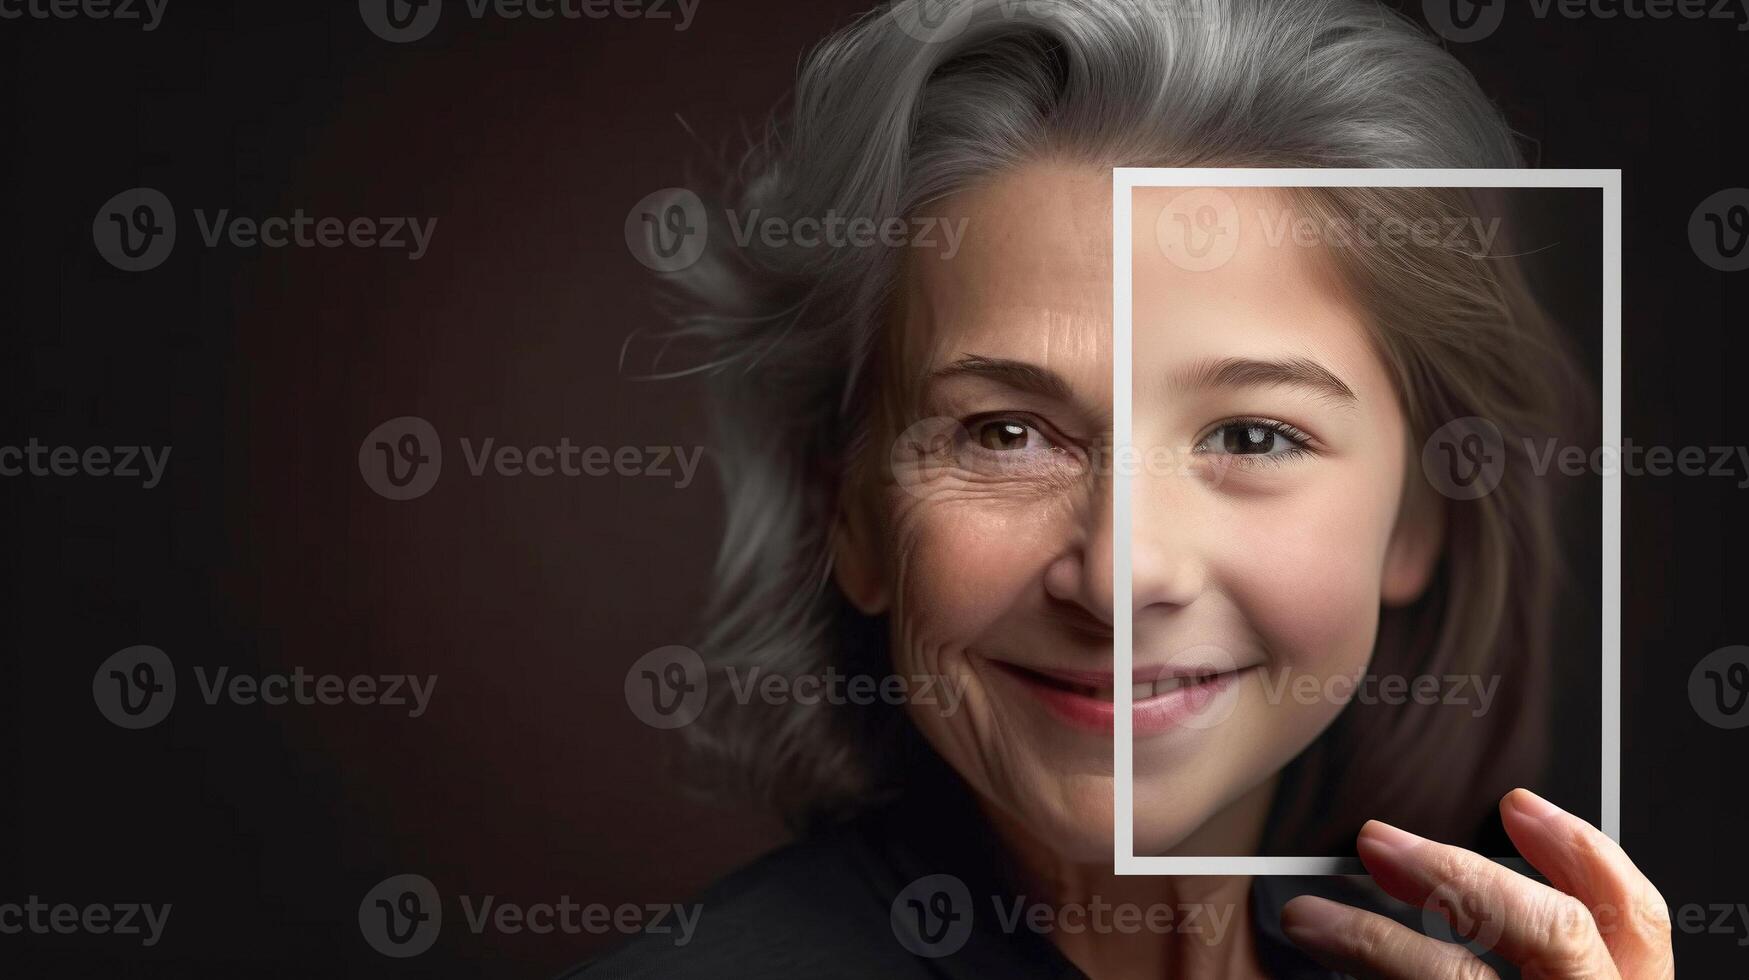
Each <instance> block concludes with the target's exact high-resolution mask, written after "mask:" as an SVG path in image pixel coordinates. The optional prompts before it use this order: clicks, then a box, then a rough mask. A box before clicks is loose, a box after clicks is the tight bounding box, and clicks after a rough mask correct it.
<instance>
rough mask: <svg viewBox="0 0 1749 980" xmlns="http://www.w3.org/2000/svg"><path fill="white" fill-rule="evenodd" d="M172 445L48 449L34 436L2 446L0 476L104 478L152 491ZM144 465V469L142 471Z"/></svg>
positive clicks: (159, 479)
mask: <svg viewBox="0 0 1749 980" xmlns="http://www.w3.org/2000/svg"><path fill="white" fill-rule="evenodd" d="M170 449H171V447H169V446H86V447H84V448H80V447H78V446H47V445H44V444H43V443H41V442H39V441H38V440H37V438H36V437H35V436H32V437H31V438H30V439H29V440H27V441H26V442H25V444H24V445H22V446H0V476H59V477H67V476H103V477H116V478H119V479H124V480H141V478H142V477H144V479H143V480H141V483H140V487H141V489H144V490H151V489H153V488H154V487H156V486H157V485H158V484H159V483H160V482H161V481H162V480H163V479H164V470H165V467H167V466H169V465H170ZM142 464H143V465H144V469H143V470H142V469H141V466H142Z"/></svg>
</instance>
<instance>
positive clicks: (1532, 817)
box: [1500, 789, 1675, 980]
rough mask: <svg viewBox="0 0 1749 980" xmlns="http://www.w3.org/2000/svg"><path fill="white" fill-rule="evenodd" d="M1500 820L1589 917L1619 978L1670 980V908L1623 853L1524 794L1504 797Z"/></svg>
mask: <svg viewBox="0 0 1749 980" xmlns="http://www.w3.org/2000/svg"><path fill="white" fill-rule="evenodd" d="M1500 820H1501V823H1503V824H1504V825H1505V826H1506V834H1507V836H1509V837H1511V838H1512V843H1513V845H1514V846H1516V847H1517V848H1518V853H1520V854H1522V855H1524V859H1525V860H1526V861H1529V862H1530V863H1531V865H1532V866H1533V867H1535V868H1536V869H1537V870H1538V871H1541V872H1542V873H1543V874H1544V875H1546V876H1547V877H1548V879H1549V883H1550V884H1552V885H1554V886H1555V887H1556V888H1559V889H1560V890H1561V891H1564V892H1566V893H1568V894H1569V895H1572V896H1574V897H1575V898H1577V899H1579V901H1581V902H1583V903H1585V905H1586V906H1587V907H1588V908H1590V909H1591V916H1592V919H1593V920H1595V921H1596V923H1597V931H1598V933H1599V934H1600V935H1602V937H1603V942H1604V945H1605V946H1607V947H1608V948H1609V952H1610V955H1611V956H1612V957H1614V959H1615V964H1616V968H1617V969H1618V970H1620V971H1621V974H1622V976H1626V977H1635V978H1638V977H1647V978H1650V980H1658V978H1662V977H1668V976H1672V975H1674V973H1675V957H1674V956H1673V954H1672V952H1671V946H1670V910H1669V907H1668V906H1667V905H1665V903H1664V896H1663V895H1660V894H1659V893H1658V889H1657V888H1655V887H1653V885H1652V883H1651V881H1649V880H1647V878H1646V876H1645V875H1643V874H1641V873H1640V869H1639V868H1637V867H1635V866H1634V862H1633V861H1632V860H1630V859H1629V858H1628V855H1627V852H1625V851H1623V850H1622V849H1621V845H1619V844H1617V843H1616V842H1615V841H1613V840H1610V839H1609V836H1608V835H1607V834H1605V833H1603V832H1602V831H1600V830H1598V829H1597V828H1596V827H1593V826H1591V824H1590V823H1588V822H1586V821H1585V820H1582V819H1580V818H1579V817H1576V816H1574V815H1573V814H1571V813H1568V812H1567V811H1565V810H1562V809H1561V808H1560V807H1557V806H1555V805H1554V804H1553V803H1550V802H1549V801H1548V800H1545V799H1543V798H1542V797H1540V796H1538V795H1536V794H1535V793H1532V792H1531V791H1530V790H1527V789H1515V790H1513V791H1512V792H1510V793H1508V794H1506V798H1505V799H1503V800H1501V801H1500Z"/></svg>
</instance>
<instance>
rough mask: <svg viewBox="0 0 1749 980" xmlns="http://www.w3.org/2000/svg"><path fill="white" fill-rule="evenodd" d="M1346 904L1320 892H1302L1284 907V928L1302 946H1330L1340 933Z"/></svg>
mask: <svg viewBox="0 0 1749 980" xmlns="http://www.w3.org/2000/svg"><path fill="white" fill-rule="evenodd" d="M1341 921H1342V906H1341V905H1339V904H1337V903H1336V902H1332V901H1330V900H1329V899H1326V898H1319V897H1317V896H1316V895H1301V896H1299V897H1298V898H1295V899H1293V900H1292V901H1290V902H1288V903H1287V904H1286V905H1284V906H1282V909H1281V931H1282V932H1283V933H1286V934H1287V938H1289V939H1291V940H1293V941H1294V943H1295V944H1296V945H1299V946H1328V945H1330V943H1331V941H1332V940H1334V939H1335V938H1336V937H1337V936H1338V935H1339V934H1340V925H1341Z"/></svg>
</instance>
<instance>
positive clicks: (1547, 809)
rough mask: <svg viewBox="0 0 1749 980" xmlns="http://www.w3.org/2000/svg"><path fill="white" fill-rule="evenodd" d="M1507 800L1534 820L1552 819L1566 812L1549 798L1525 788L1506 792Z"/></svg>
mask: <svg viewBox="0 0 1749 980" xmlns="http://www.w3.org/2000/svg"><path fill="white" fill-rule="evenodd" d="M1506 802H1507V803H1508V804H1510V805H1511V807H1512V809H1514V810H1517V811H1518V812H1519V814H1520V815H1521V816H1525V817H1529V818H1530V819H1532V820H1552V819H1554V818H1555V817H1558V816H1560V815H1561V814H1562V813H1564V812H1565V811H1563V810H1562V809H1561V808H1560V807H1558V806H1556V805H1554V804H1553V803H1550V802H1549V801H1548V800H1545V799H1543V798H1542V797H1540V796H1538V795H1536V794H1535V793H1532V792H1531V791H1530V790H1528V789H1523V788H1520V789H1515V790H1513V791H1512V792H1510V793H1508V794H1506Z"/></svg>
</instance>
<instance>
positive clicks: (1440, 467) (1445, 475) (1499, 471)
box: [1421, 416, 1506, 500]
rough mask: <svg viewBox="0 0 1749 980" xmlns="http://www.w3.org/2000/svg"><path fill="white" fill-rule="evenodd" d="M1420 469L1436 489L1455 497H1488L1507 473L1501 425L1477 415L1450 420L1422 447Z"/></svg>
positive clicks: (1468, 498) (1459, 498) (1473, 498)
mask: <svg viewBox="0 0 1749 980" xmlns="http://www.w3.org/2000/svg"><path fill="white" fill-rule="evenodd" d="M1421 472H1422V473H1424V474H1426V476H1427V482H1428V483H1430V484H1432V485H1433V488H1434V489H1435V490H1438V491H1439V492H1440V493H1442V494H1444V495H1445V496H1447V497H1450V498H1451V499H1453V500H1475V499H1477V498H1480V497H1484V496H1487V495H1488V494H1489V493H1491V492H1493V490H1494V488H1495V487H1497V486H1499V485H1500V479H1501V477H1503V476H1504V475H1505V474H1506V440H1505V439H1504V438H1502V437H1501V435H1500V427H1499V426H1497V425H1495V424H1494V423H1492V422H1490V421H1488V420H1487V419H1484V418H1478V417H1476V416H1470V417H1468V418H1461V419H1454V420H1453V421H1450V422H1447V423H1446V424H1444V425H1442V426H1440V427H1439V428H1438V429H1435V430H1434V432H1433V434H1432V435H1431V436H1429V437H1428V439H1427V442H1426V444H1425V445H1423V446H1422V447H1421Z"/></svg>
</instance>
